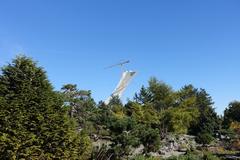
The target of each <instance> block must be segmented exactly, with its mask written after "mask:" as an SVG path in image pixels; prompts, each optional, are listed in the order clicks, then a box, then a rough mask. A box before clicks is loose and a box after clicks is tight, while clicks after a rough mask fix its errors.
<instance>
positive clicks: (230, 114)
mask: <svg viewBox="0 0 240 160" xmlns="http://www.w3.org/2000/svg"><path fill="white" fill-rule="evenodd" d="M231 122H240V102H238V101H234V102H231V103H230V104H229V105H228V108H226V109H225V111H224V121H223V124H224V126H225V127H226V128H228V127H229V126H230V124H231Z"/></svg>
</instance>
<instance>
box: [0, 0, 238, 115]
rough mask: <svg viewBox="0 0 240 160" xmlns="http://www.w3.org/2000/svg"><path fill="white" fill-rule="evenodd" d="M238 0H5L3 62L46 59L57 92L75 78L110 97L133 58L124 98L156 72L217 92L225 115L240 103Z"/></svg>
mask: <svg viewBox="0 0 240 160" xmlns="http://www.w3.org/2000/svg"><path fill="white" fill-rule="evenodd" d="M239 8H240V1H238V0H225V1H223V0H201V1H200V0H196V1H195V0H194V1H193V0H182V1H179V0H164V1H161V0H144V1H143V0H116V1H113V0H108V1H106V0H102V1H99V0H82V1H81V0H68V1H67V0H65V1H64V0H55V1H54V0H51V1H50V0H35V1H33V0H21V1H19V0H15V1H14V0H5V1H4V0H2V1H0V66H2V65H4V64H6V63H7V62H10V61H11V59H12V58H13V57H14V56H15V55H16V54H19V53H24V54H26V55H28V56H31V57H33V58H34V59H35V60H37V61H39V65H41V66H43V67H44V68H45V70H46V71H47V73H48V76H49V79H50V80H51V82H52V84H53V85H54V87H55V88H56V89H60V88H61V86H62V85H63V84H66V83H75V84H77V85H78V87H79V88H80V89H89V90H92V94H93V97H94V98H95V99H96V100H97V101H99V100H101V99H103V100H104V99H105V98H107V96H108V95H109V94H110V93H111V92H112V90H113V89H114V87H115V85H116V84H117V82H118V79H119V77H120V73H121V70H120V68H112V69H108V70H105V69H104V67H106V66H108V65H111V64H114V63H117V62H119V61H121V60H123V59H129V60H130V61H131V63H130V64H129V65H127V66H126V68H127V69H131V70H136V71H137V72H138V74H137V76H136V77H135V79H134V80H133V81H132V83H131V84H130V86H129V88H128V89H127V91H126V93H125V95H124V97H123V99H124V100H125V99H126V98H127V97H129V98H132V97H133V95H134V93H135V92H137V91H139V89H140V87H141V85H146V84H147V81H148V79H149V78H150V77H151V76H155V77H157V78H158V79H159V80H162V81H164V82H166V83H168V84H169V85H171V86H172V87H173V89H175V90H178V89H180V88H181V87H182V86H183V85H185V84H193V85H194V86H195V87H197V88H204V89H206V90H207V92H208V93H209V94H211V96H212V98H213V100H214V102H215V107H216V110H217V112H218V113H220V114H221V113H222V112H223V110H224V108H225V107H226V106H227V105H228V103H229V102H230V101H232V100H240V94H239V93H240V92H239V91H240V83H239V82H240V75H239V68H240V61H239V59H240V9H239Z"/></svg>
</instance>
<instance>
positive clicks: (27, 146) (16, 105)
mask: <svg viewBox="0 0 240 160" xmlns="http://www.w3.org/2000/svg"><path fill="white" fill-rule="evenodd" d="M62 106H63V101H62V100H61V98H60V96H59V95H58V94H57V93H56V92H54V91H53V87H52V86H51V84H50V83H49V81H48V79H47V77H46V74H45V72H44V71H43V69H42V68H41V67H38V66H37V65H36V63H35V62H33V61H32V60H31V59H30V58H27V57H25V56H19V57H17V58H16V59H14V60H13V62H12V63H11V64H9V65H7V66H5V67H3V69H2V75H0V126H1V127H0V159H53V158H56V159H57V158H58V159H72V158H80V159H81V158H83V157H86V156H87V155H86V154H85V153H86V152H87V151H89V149H90V139H88V138H87V137H86V136H82V135H79V134H78V133H77V132H76V128H75V123H74V121H72V120H71V119H69V117H68V116H67V114H66V110H65V108H64V107H62ZM79 146H80V147H79Z"/></svg>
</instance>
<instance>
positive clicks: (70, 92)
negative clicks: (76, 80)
mask: <svg viewBox="0 0 240 160" xmlns="http://www.w3.org/2000/svg"><path fill="white" fill-rule="evenodd" d="M61 93H62V95H63V97H64V104H65V107H66V108H68V109H69V114H70V116H71V117H73V118H75V119H76V120H77V122H78V126H79V128H80V129H83V128H85V129H86V128H88V129H90V128H91V127H93V126H92V125H93V124H92V123H90V119H91V118H93V116H95V115H94V112H95V110H96V107H95V105H96V104H95V102H94V100H93V98H92V97H91V91H89V90H88V91H86V90H78V89H77V85H76V84H66V85H64V86H63V87H62V89H61ZM90 130H91V129H90Z"/></svg>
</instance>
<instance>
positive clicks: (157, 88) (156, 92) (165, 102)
mask: <svg viewBox="0 0 240 160" xmlns="http://www.w3.org/2000/svg"><path fill="white" fill-rule="evenodd" d="M148 84H149V86H148V87H147V88H144V87H142V88H141V90H140V93H138V94H135V97H134V99H135V101H136V102H138V103H140V104H147V103H151V104H152V105H153V107H154V108H155V109H156V110H157V111H161V110H164V109H167V108H169V107H171V106H172V105H173V104H174V94H173V91H172V88H171V87H170V86H168V85H167V84H165V83H163V82H160V81H158V80H157V79H156V78H151V79H150V80H149V82H148Z"/></svg>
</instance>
